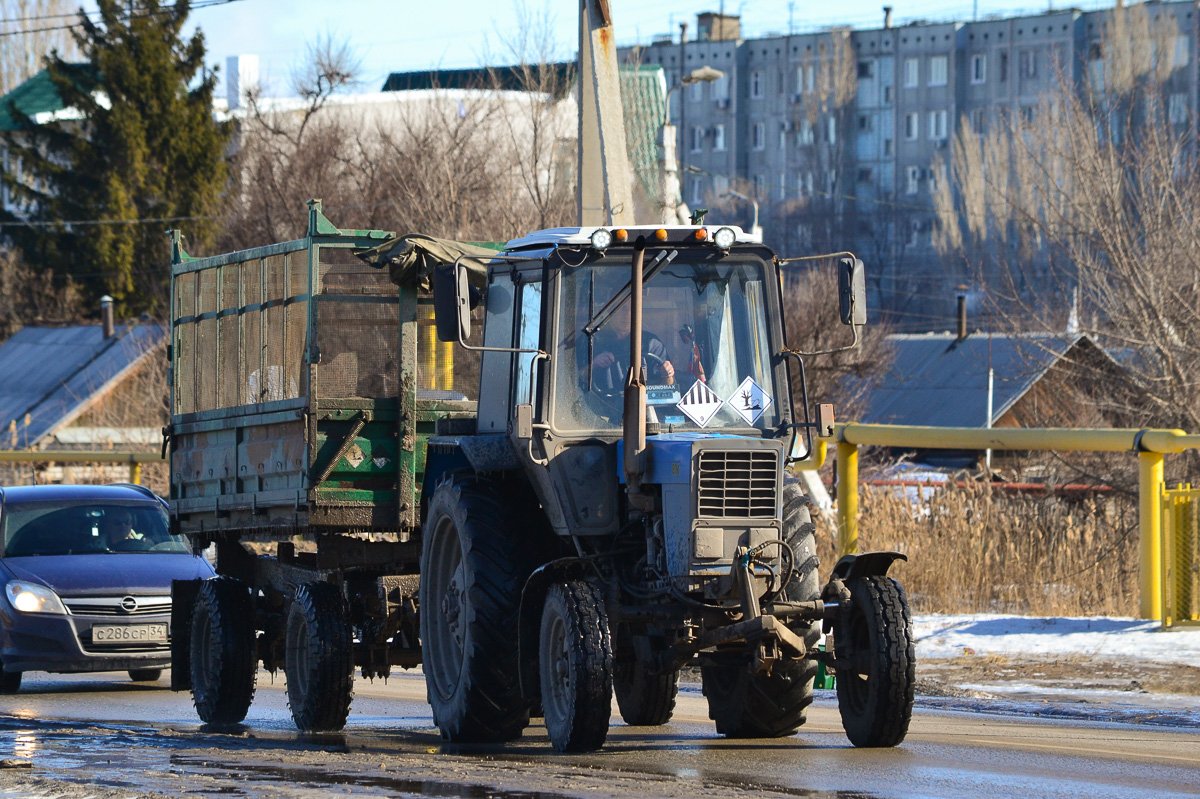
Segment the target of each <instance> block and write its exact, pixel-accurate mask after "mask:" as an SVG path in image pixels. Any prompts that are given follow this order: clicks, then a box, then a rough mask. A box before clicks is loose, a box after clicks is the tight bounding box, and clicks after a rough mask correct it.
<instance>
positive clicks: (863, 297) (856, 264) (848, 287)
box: [838, 258, 867, 325]
mask: <svg viewBox="0 0 1200 799" xmlns="http://www.w3.org/2000/svg"><path fill="white" fill-rule="evenodd" d="M838 313H839V315H840V316H841V317H842V324H843V325H865V324H866V323H867V277H866V270H865V269H864V268H863V262H862V261H860V260H858V259H857V258H841V259H839V260H838Z"/></svg>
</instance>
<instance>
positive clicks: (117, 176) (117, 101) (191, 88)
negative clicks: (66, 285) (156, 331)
mask: <svg viewBox="0 0 1200 799" xmlns="http://www.w3.org/2000/svg"><path fill="white" fill-rule="evenodd" d="M98 5H99V18H98V19H95V20H92V19H89V18H88V17H87V16H86V15H83V14H81V23H80V26H79V28H78V29H77V30H76V32H75V33H74V36H75V39H76V41H77V43H78V46H79V51H80V53H81V54H82V57H83V59H84V61H85V63H84V64H83V65H76V64H70V63H67V62H66V61H64V60H63V59H62V58H60V57H59V56H58V54H57V53H56V54H52V55H51V56H50V57H49V58H48V59H47V68H48V70H49V73H50V78H51V80H52V81H53V83H54V85H55V87H56V88H57V90H58V92H59V95H60V96H61V98H62V100H63V103H64V106H65V107H66V108H68V109H72V110H73V111H75V112H77V114H78V115H79V117H80V118H78V119H70V120H62V121H57V122H52V123H48V124H43V125H37V124H35V123H34V122H33V120H31V119H29V118H28V117H25V116H23V115H21V114H20V113H19V112H18V111H17V110H16V109H15V108H11V107H10V113H12V115H13V117H14V119H16V121H17V123H18V130H17V131H15V132H9V133H6V134H5V137H4V138H5V139H6V143H7V145H8V147H9V151H10V156H9V157H10V163H13V161H12V160H11V159H15V158H19V159H20V160H21V164H22V168H21V172H22V173H23V174H22V176H21V178H20V179H17V176H16V175H5V176H4V181H5V183H6V184H7V185H8V186H9V188H10V191H11V193H12V195H13V196H14V197H15V198H17V199H19V200H24V201H25V202H26V203H27V204H28V205H27V211H26V212H24V213H21V214H19V215H18V216H17V217H15V218H14V217H10V218H9V219H8V220H6V221H14V219H22V220H26V221H29V222H31V223H33V224H30V225H27V226H19V227H6V229H5V230H6V232H7V233H8V235H9V236H10V238H11V239H12V243H13V244H15V245H16V246H17V247H18V248H20V250H21V251H22V253H23V254H24V256H25V259H26V261H27V262H29V263H30V264H31V265H33V266H34V267H36V268H39V269H53V270H54V271H55V272H56V273H58V274H69V275H73V276H75V277H76V278H78V279H80V281H81V282H82V283H83V284H84V285H85V286H87V287H88V288H89V289H90V290H91V291H93V292H95V293H96V294H100V293H107V294H111V295H112V296H113V298H114V299H115V300H116V301H117V305H118V309H119V311H121V312H123V313H125V314H131V313H138V312H142V311H150V312H152V313H161V312H163V311H165V309H166V301H167V297H168V285H169V280H170V267H169V248H168V246H167V240H166V237H165V236H164V235H163V231H164V230H166V229H167V228H168V227H177V228H180V229H182V230H184V231H185V232H186V233H187V235H188V239H189V241H190V242H191V244H192V246H193V247H202V246H203V245H204V242H205V241H207V240H208V239H209V238H210V237H211V236H212V234H213V232H214V230H215V228H216V222H215V220H214V219H213V214H214V212H215V209H216V205H217V200H218V199H219V197H220V194H221V192H222V190H223V189H224V187H225V183H226V168H225V161H224V155H225V147H226V144H227V142H228V140H229V135H230V130H229V127H228V125H226V124H224V123H219V122H216V121H215V120H214V119H213V114H212V96H213V89H214V86H215V83H216V76H215V74H214V73H213V72H212V71H210V70H207V69H205V67H204V53H205V50H204V36H203V34H201V33H200V32H197V33H196V34H195V35H194V36H192V37H191V39H190V40H186V41H185V40H184V39H182V38H181V36H180V32H181V30H182V28H183V25H184V22H185V20H186V19H187V16H188V12H189V5H190V4H189V3H188V2H187V0H178V2H176V3H175V4H174V5H167V4H164V3H161V2H160V1H159V0H140V2H139V3H138V4H137V5H136V6H132V5H126V4H125V3H124V2H118V0H99V3H98Z"/></svg>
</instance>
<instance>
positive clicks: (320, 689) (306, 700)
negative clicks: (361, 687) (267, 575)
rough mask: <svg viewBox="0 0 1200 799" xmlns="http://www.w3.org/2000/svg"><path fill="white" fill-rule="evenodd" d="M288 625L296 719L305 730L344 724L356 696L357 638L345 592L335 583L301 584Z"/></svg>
mask: <svg viewBox="0 0 1200 799" xmlns="http://www.w3.org/2000/svg"><path fill="white" fill-rule="evenodd" d="M285 629H286V633H285V643H284V647H285V651H286V654H285V656H284V666H283V671H284V674H285V675H286V676H287V694H288V707H289V708H290V709H291V711H292V721H294V722H295V723H296V727H297V728H299V729H300V730H302V731H304V732H313V731H317V730H322V731H334V730H340V729H342V727H345V726H346V718H347V717H348V716H349V715H350V700H351V698H352V697H353V696H354V650H353V646H354V641H353V637H352V636H351V634H350V626H349V624H348V623H347V620H346V603H345V600H343V598H342V592H341V591H340V590H339V589H338V587H337V586H336V585H333V584H332V583H306V584H304V585H302V586H300V587H299V588H298V589H296V595H295V596H294V597H292V603H291V607H290V608H289V609H288V616H287V626H286V628H285Z"/></svg>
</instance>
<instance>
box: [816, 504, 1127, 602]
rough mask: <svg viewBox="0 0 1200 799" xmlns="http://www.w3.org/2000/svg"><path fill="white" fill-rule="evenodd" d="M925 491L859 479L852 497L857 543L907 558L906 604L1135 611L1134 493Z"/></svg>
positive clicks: (827, 556)
mask: <svg viewBox="0 0 1200 799" xmlns="http://www.w3.org/2000/svg"><path fill="white" fill-rule="evenodd" d="M925 493H926V494H928V496H926V497H923V498H921V497H918V496H916V492H914V491H912V490H911V489H910V491H909V493H908V494H907V495H905V493H904V491H903V490H902V489H896V488H890V487H887V488H885V487H875V486H863V487H862V493H861V495H860V498H859V507H860V508H861V516H860V519H859V550H860V551H864V552H865V551H868V550H873V549H874V550H881V549H890V550H896V551H898V552H903V553H904V554H906V555H907V556H908V562H907V563H902V564H898V565H897V566H896V567H894V568H893V570H892V576H894V577H896V578H897V579H899V580H900V581H901V582H902V583H903V584H904V587H905V589H906V591H907V592H908V596H909V600H910V602H911V603H912V605H913V609H914V611H916V612H918V613H981V612H990V613H1020V614H1027V615H1054V616H1080V615H1089V616H1090V615H1118V616H1132V615H1136V614H1137V607H1138V535H1137V523H1138V517H1137V499H1136V497H1131V496H1128V495H1125V494H1107V495H1089V496H1086V497H1079V498H1075V497H1062V496H1055V495H1053V493H1050V494H1049V495H1020V496H1008V495H1005V494H1003V493H997V492H996V491H994V490H993V489H992V488H991V487H989V486H988V485H987V484H978V485H971V484H968V485H966V486H965V487H952V488H937V489H927V490H926V492H925ZM824 538H826V539H827V540H826V541H825V547H826V551H825V552H822V553H821V556H822V562H823V563H826V564H830V565H832V563H833V562H834V561H833V551H832V541H830V540H828V538H829V537H824Z"/></svg>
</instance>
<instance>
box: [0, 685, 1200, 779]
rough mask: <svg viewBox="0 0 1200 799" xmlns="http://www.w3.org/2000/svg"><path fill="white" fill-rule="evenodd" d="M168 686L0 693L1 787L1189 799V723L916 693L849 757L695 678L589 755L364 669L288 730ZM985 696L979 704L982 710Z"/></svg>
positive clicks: (1195, 739)
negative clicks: (892, 734) (325, 729)
mask: <svg viewBox="0 0 1200 799" xmlns="http://www.w3.org/2000/svg"><path fill="white" fill-rule="evenodd" d="M167 686H168V678H167V677H164V678H163V679H162V680H160V681H159V682H158V683H156V684H149V685H144V684H139V685H134V684H132V683H129V682H128V681H127V680H125V679H124V678H123V675H73V676H67V675H61V676H56V675H45V674H30V675H26V682H25V685H23V686H22V689H21V692H20V693H19V694H17V695H15V696H5V697H0V758H18V759H23V760H27V761H31V762H32V764H33V767H32V768H31V769H20V770H14V769H0V797H15V796H41V797H51V796H62V797H64V799H83V797H96V798H97V799H105V798H106V797H112V798H113V799H117V798H118V797H128V796H131V795H151V796H157V795H161V796H180V795H181V794H190V795H195V796H204V797H216V796H229V795H233V796H248V797H260V796H262V797H265V796H271V797H274V796H281V797H293V796H294V797H309V796H312V797H315V796H327V795H329V794H330V793H350V792H353V793H354V794H365V795H374V796H442V797H447V796H448V797H480V799H482V798H483V797H489V796H496V797H504V799H523V798H524V797H537V799H558V797H566V796H588V797H601V796H670V797H676V796H678V797H688V798H689V799H695V798H696V797H707V796H731V795H750V794H753V795H755V796H774V795H778V796H792V797H795V796H801V797H826V796H829V797H842V798H843V799H849V798H850V797H881V798H883V797H965V796H972V797H976V796H977V797H1010V796H1011V797H1021V799H1029V797H1070V799H1079V797H1085V796H1086V797H1124V796H1129V797H1133V796H1138V797H1144V796H1146V795H1147V794H1148V793H1153V794H1154V795H1156V797H1167V796H1197V795H1200V729H1196V728H1195V727H1192V728H1190V729H1180V728H1170V727H1158V726H1146V725H1133V724H1119V723H1095V722H1079V721H1064V720H1046V719H1037V718H1020V717H1013V716H1004V715H996V714H992V713H979V712H962V711H947V710H945V709H940V708H938V707H930V706H929V705H930V704H936V703H933V702H932V701H925V702H921V703H920V704H919V706H918V710H917V712H916V715H915V717H914V720H913V724H912V728H911V730H910V732H909V735H908V739H907V741H906V742H905V743H904V744H903V745H902V746H900V747H898V748H896V749H888V750H859V749H854V748H853V747H851V746H850V745H849V744H848V743H847V741H846V739H845V736H844V735H843V733H842V730H841V726H840V721H839V719H838V714H837V707H836V702H835V700H834V699H833V697H832V694H831V693H830V692H819V697H818V700H817V703H816V705H815V706H814V707H813V709H812V711H811V713H810V717H809V723H808V724H807V725H805V727H803V728H802V729H801V731H800V732H799V733H798V734H797V735H795V736H793V737H791V738H787V739H782V740H768V741H731V740H726V739H723V738H720V737H718V736H717V735H716V733H715V731H714V729H713V727H712V723H711V722H710V721H709V720H708V715H707V708H706V705H705V702H704V698H703V697H702V696H701V694H700V692H699V690H698V689H696V688H695V687H690V688H689V687H685V689H684V690H683V691H682V692H681V694H680V699H679V703H678V706H677V710H676V714H675V717H674V719H673V720H672V722H671V723H670V724H669V725H667V726H664V727H659V728H645V727H643V728H634V727H626V726H623V725H622V724H621V723H620V722H619V720H618V718H617V717H616V716H614V726H613V728H612V730H611V732H610V735H609V739H608V744H607V745H606V747H605V748H604V749H603V750H602V751H600V752H597V753H593V754H588V755H570V756H564V755H559V754H555V753H554V752H553V751H552V750H551V749H550V747H549V743H548V741H547V738H546V734H545V729H544V728H543V727H542V726H541V723H540V721H535V723H534V725H533V726H531V727H530V728H529V730H527V731H526V734H525V736H524V738H522V739H521V740H520V741H518V742H515V743H513V744H509V745H506V746H488V747H456V746H448V745H444V744H443V743H442V741H441V740H440V738H439V737H438V734H437V730H436V729H435V728H434V727H433V723H432V718H431V716H430V711H429V707H428V705H427V704H426V703H425V701H424V694H425V688H424V682H423V679H422V678H421V676H420V675H419V674H411V673H410V674H399V675H394V676H393V677H392V678H391V679H390V680H389V681H388V682H387V683H384V682H382V681H379V680H377V681H375V682H373V683H372V682H368V681H364V680H361V679H359V680H358V681H357V683H356V686H355V699H354V704H353V708H352V711H351V716H350V722H349V724H348V726H347V728H346V731H345V732H344V733H342V734H322V735H309V736H305V735H300V734H298V733H297V732H296V731H295V729H294V728H293V726H292V723H291V718H290V715H289V714H288V710H287V696H286V693H285V691H284V679H283V675H282V673H280V674H279V675H277V676H276V677H274V678H272V677H271V675H269V674H267V673H265V672H260V675H259V690H258V695H257V697H256V699H255V704H254V706H253V707H252V708H251V710H250V714H249V716H248V718H247V720H246V723H245V724H244V725H241V726H240V727H238V728H235V729H233V730H232V731H222V732H217V731H212V730H206V729H204V728H202V727H201V725H200V724H199V723H198V721H197V719H196V717H195V715H194V713H193V711H192V707H191V701H190V696H189V695H188V694H175V693H172V692H171V691H170V690H169V689H168V687H167ZM995 707H996V706H995V705H990V704H989V703H986V702H982V703H980V704H979V706H978V708H976V709H978V710H988V709H989V708H995Z"/></svg>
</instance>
